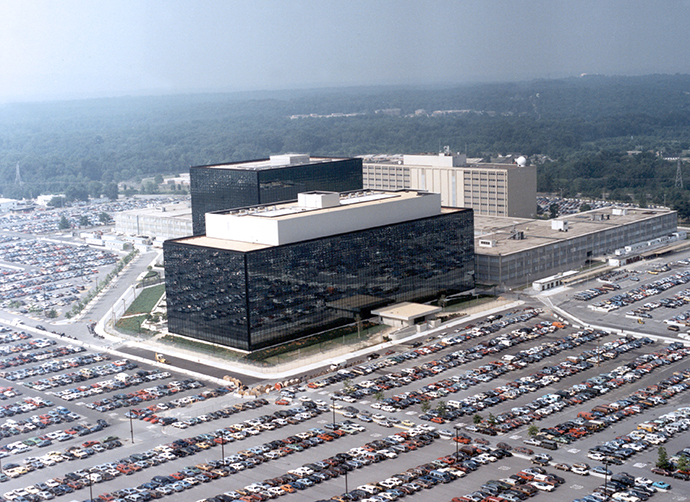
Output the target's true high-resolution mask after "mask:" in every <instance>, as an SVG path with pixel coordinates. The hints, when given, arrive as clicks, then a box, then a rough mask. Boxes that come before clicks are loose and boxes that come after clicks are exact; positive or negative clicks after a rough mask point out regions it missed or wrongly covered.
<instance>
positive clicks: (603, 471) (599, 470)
mask: <svg viewBox="0 0 690 502" xmlns="http://www.w3.org/2000/svg"><path fill="white" fill-rule="evenodd" d="M591 471H592V472H596V473H599V474H606V475H607V476H611V475H613V473H612V472H611V471H610V470H609V469H607V468H606V467H604V466H601V465H597V466H596V467H592V469H591Z"/></svg>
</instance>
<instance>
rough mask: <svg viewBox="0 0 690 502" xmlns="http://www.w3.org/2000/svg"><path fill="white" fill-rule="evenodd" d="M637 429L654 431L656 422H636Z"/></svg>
mask: <svg viewBox="0 0 690 502" xmlns="http://www.w3.org/2000/svg"><path fill="white" fill-rule="evenodd" d="M637 429H638V430H642V431H647V432H654V431H656V424H652V423H649V422H644V423H642V424H638V426H637Z"/></svg>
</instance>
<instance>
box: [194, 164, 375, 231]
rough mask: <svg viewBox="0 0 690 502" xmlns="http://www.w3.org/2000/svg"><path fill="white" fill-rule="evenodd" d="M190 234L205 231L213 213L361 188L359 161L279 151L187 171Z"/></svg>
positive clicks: (360, 165)
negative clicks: (208, 216)
mask: <svg viewBox="0 0 690 502" xmlns="http://www.w3.org/2000/svg"><path fill="white" fill-rule="evenodd" d="M189 178H190V191H191V196H192V228H193V231H194V235H203V234H204V233H205V232H206V222H205V219H204V215H205V214H206V213H210V212H213V211H221V210H224V209H233V208H237V207H244V206H253V205H257V204H271V203H274V202H279V201H285V200H293V199H296V198H297V194H298V193H301V192H308V191H311V190H330V191H333V192H345V191H348V190H360V189H361V188H362V186H363V185H362V159H342V158H328V157H309V156H308V155H294V154H287V155H277V156H272V157H271V158H270V159H259V160H251V161H244V162H236V163H231V164H217V165H209V166H193V167H191V168H190V169H189Z"/></svg>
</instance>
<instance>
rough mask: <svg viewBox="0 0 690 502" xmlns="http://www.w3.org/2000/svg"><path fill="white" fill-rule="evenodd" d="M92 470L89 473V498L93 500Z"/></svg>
mask: <svg viewBox="0 0 690 502" xmlns="http://www.w3.org/2000/svg"><path fill="white" fill-rule="evenodd" d="M92 475H93V473H92V472H90V473H89V500H93V481H92V480H91V476H92Z"/></svg>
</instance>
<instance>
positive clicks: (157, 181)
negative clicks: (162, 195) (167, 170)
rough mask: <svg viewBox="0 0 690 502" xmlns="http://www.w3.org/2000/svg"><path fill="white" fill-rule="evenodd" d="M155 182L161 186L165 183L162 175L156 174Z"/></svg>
mask: <svg viewBox="0 0 690 502" xmlns="http://www.w3.org/2000/svg"><path fill="white" fill-rule="evenodd" d="M153 182H154V183H156V184H157V185H160V184H161V183H163V176H161V175H160V174H156V176H155V178H153Z"/></svg>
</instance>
